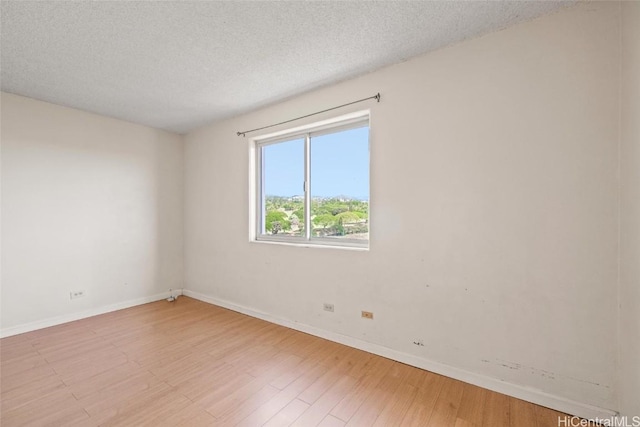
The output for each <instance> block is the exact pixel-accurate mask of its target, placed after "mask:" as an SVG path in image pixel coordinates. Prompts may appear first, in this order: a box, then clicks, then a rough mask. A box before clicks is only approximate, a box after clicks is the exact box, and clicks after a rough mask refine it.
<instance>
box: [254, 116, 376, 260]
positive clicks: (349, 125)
mask: <svg viewBox="0 0 640 427" xmlns="http://www.w3.org/2000/svg"><path fill="white" fill-rule="evenodd" d="M251 144H252V146H251V147H252V151H253V155H252V160H253V162H254V164H253V166H252V170H253V172H254V174H255V180H254V182H255V191H254V194H255V198H254V200H255V205H254V206H253V208H254V209H253V210H254V213H255V218H254V221H253V224H252V228H254V230H252V232H253V233H254V234H253V236H255V240H258V241H272V242H287V243H303V244H317V245H333V246H350V247H365V248H366V247H368V246H369V115H368V112H365V113H357V114H351V115H348V116H343V117H340V118H337V119H334V120H331V121H326V122H322V123H316V124H315V125H311V126H306V127H304V128H297V129H292V130H290V131H287V132H280V133H278V134H272V135H267V136H264V137H259V138H255V139H253V140H252V142H251Z"/></svg>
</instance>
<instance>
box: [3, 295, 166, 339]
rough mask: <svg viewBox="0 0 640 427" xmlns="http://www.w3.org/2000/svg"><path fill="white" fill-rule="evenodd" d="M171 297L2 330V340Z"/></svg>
mask: <svg viewBox="0 0 640 427" xmlns="http://www.w3.org/2000/svg"><path fill="white" fill-rule="evenodd" d="M168 297H169V292H163V293H160V294H156V295H151V296H148V297H143V298H137V299H133V300H129V301H123V302H119V303H116V304H110V305H106V306H103V307H98V308H92V309H90V310H84V311H79V312H77V313H71V314H65V315H62V316H56V317H50V318H48V319H44V320H38V321H36V322H30V323H25V324H22V325H18V326H11V327H8V328H2V329H1V330H0V338H5V337H10V336H12V335H18V334H24V333H25V332H31V331H35V330H38V329H43V328H48V327H50V326H56V325H60V324H62V323H68V322H73V321H74V320H80V319H86V318H87V317H93V316H97V315H99V314H104V313H110V312H112V311H116V310H122V309H125V308H129V307H134V306H136V305H142V304H147V303H149V302H154V301H160V300H162V299H166V298H168Z"/></svg>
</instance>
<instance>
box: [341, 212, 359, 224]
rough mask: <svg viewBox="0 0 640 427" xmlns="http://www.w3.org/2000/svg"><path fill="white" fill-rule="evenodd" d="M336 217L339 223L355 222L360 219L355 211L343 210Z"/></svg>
mask: <svg viewBox="0 0 640 427" xmlns="http://www.w3.org/2000/svg"><path fill="white" fill-rule="evenodd" d="M335 218H336V221H337V223H338V224H353V223H356V222H358V221H360V217H359V216H358V214H356V213H355V212H342V213H340V214H338V215H336V217H335Z"/></svg>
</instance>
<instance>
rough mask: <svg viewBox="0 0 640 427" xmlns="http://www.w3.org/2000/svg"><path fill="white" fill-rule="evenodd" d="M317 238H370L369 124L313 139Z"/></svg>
mask: <svg viewBox="0 0 640 427" xmlns="http://www.w3.org/2000/svg"><path fill="white" fill-rule="evenodd" d="M310 172H311V224H312V227H313V228H312V232H311V235H312V236H313V237H329V238H335V239H345V238H348V239H361V240H367V239H368V238H369V127H368V126H365V127H360V128H356V129H350V130H346V131H341V132H335V133H330V134H326V135H322V136H316V137H313V138H311V170H310Z"/></svg>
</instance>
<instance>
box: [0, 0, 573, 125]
mask: <svg viewBox="0 0 640 427" xmlns="http://www.w3.org/2000/svg"><path fill="white" fill-rule="evenodd" d="M569 3H572V2H558V1H552V2H545V1H509V2H506V1H502V2H500V1H473V2H457V1H414V2H391V1H383V2H372V1H346V2H343V1H341V2H334V1H324V2H285V1H280V2H266V1H265V2H240V1H229V2H225V1H210V2H187V1H166V2H161V1H155V2H152V1H142V2H134V1H118V2H116V1H102V2H91V1H74V2H66V1H65V2H63V1H44V2H31V1H2V10H1V13H2V15H1V19H2V22H1V24H2V27H1V39H0V40H1V46H0V48H1V61H2V62H1V65H2V69H1V82H2V90H4V91H6V92H12V93H16V94H19V95H24V96H28V97H31V98H36V99H41V100H44V101H49V102H52V103H55V104H60V105H65V106H69V107H74V108H78V109H81V110H86V111H92V112H95V113H99V114H103V115H106V116H111V117H116V118H120V119H124V120H128V121H132V122H136V123H141V124H145V125H148V126H153V127H156V128H161V129H167V130H171V131H175V132H178V133H185V132H188V131H190V130H192V129H194V128H196V127H198V126H201V125H203V124H206V123H209V122H213V121H216V120H219V119H222V118H225V117H229V116H233V115H237V114H239V113H243V112H247V111H249V110H253V109H256V108H258V107H260V106H264V105H267V104H270V103H274V102H276V101H279V100H282V99H284V98H287V97H290V96H292V95H296V94H300V93H303V92H306V91H308V90H311V89H314V88H317V87H320V86H323V85H327V84H330V83H333V82H337V81H340V80H344V79H346V78H349V77H354V76H357V75H360V74H363V73H366V72H368V71H371V70H374V69H376V68H380V67H382V66H385V65H388V64H393V63H396V62H400V61H403V60H406V59H407V58H410V57H412V56H416V55H418V54H421V53H424V52H427V51H430V50H433V49H437V48H439V47H442V46H445V45H448V44H451V43H454V42H457V41H460V40H462V39H465V38H469V37H473V36H477V35H480V34H484V33H487V32H490V31H494V30H498V29H501V28H505V27H507V26H509V25H512V24H515V23H517V22H520V21H523V20H527V19H531V18H534V17H536V16H539V15H542V14H545V13H549V12H551V11H553V10H555V9H557V8H559V7H562V6H566V5H567V4H569ZM364 95H368V94H364Z"/></svg>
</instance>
